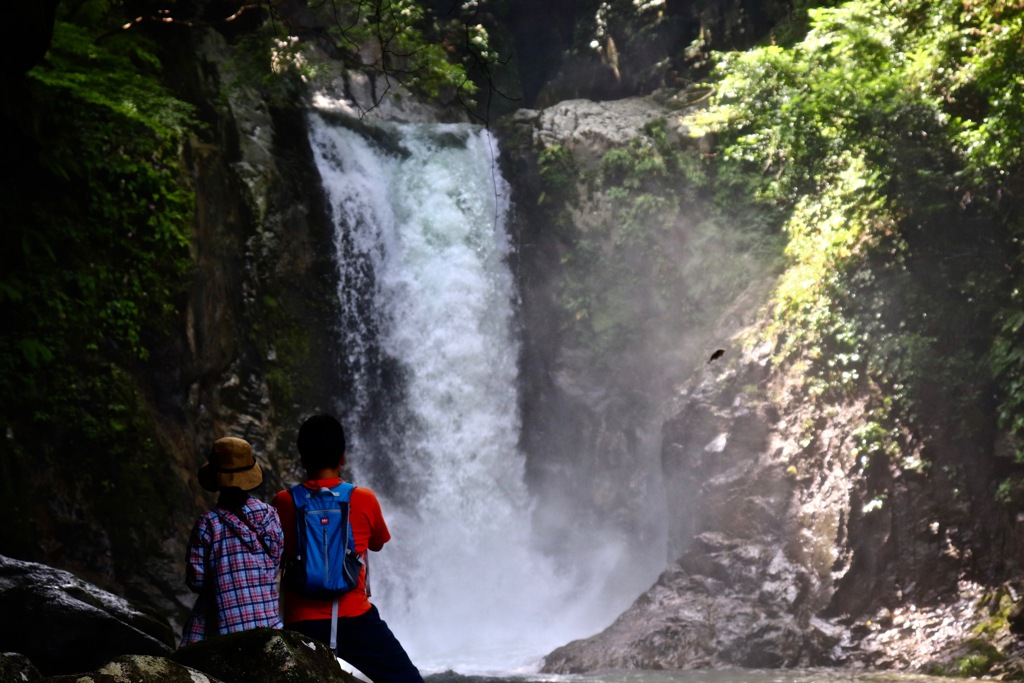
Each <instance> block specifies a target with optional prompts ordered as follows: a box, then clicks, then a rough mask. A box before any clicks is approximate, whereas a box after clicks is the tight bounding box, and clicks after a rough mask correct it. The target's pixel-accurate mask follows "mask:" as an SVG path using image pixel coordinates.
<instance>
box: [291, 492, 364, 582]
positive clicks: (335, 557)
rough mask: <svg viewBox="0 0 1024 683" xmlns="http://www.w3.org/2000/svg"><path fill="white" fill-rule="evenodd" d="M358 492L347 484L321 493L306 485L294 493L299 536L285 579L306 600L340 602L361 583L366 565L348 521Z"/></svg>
mask: <svg viewBox="0 0 1024 683" xmlns="http://www.w3.org/2000/svg"><path fill="white" fill-rule="evenodd" d="M354 488H355V486H353V485H352V484H348V483H344V482H343V483H341V484H338V485H337V486H335V487H334V488H321V489H320V490H318V491H313V490H311V489H308V488H306V487H305V486H303V485H302V484H298V485H296V486H293V487H292V488H291V489H290V490H291V494H292V499H293V500H294V501H295V522H296V526H297V531H298V535H297V536H296V537H295V540H296V543H295V556H294V558H293V559H292V560H291V562H290V564H289V565H288V571H287V572H286V576H285V579H286V581H287V583H288V585H290V586H291V587H292V588H294V589H295V590H297V591H298V592H299V593H301V594H302V595H304V596H306V597H309V598H318V599H321V600H330V599H336V598H337V597H338V596H339V595H342V594H344V593H347V592H348V591H350V590H352V589H353V588H355V587H356V586H357V585H358V583H359V572H360V571H361V570H362V563H361V562H360V561H359V554H358V553H357V552H356V544H355V540H354V539H353V538H352V525H351V524H350V523H349V519H348V503H349V499H350V498H351V497H352V490H353V489H354Z"/></svg>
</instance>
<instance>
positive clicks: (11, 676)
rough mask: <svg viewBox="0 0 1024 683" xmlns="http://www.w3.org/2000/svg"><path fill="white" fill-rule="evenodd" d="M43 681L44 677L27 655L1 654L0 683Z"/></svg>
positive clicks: (33, 682)
mask: <svg viewBox="0 0 1024 683" xmlns="http://www.w3.org/2000/svg"><path fill="white" fill-rule="evenodd" d="M42 680H43V675H42V674H41V673H39V670H38V669H37V668H36V667H35V666H33V665H32V662H31V661H29V658H28V657H26V656H25V655H22V654H18V653H17V652H3V653H0V683H36V682H37V681H42Z"/></svg>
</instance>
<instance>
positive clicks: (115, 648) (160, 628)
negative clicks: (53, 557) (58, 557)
mask: <svg viewBox="0 0 1024 683" xmlns="http://www.w3.org/2000/svg"><path fill="white" fill-rule="evenodd" d="M0 614H2V615H3V619H0V650H2V651H6V652H17V653H20V654H22V655H24V656H25V657H27V658H28V659H29V660H30V661H31V662H32V664H34V665H35V667H36V668H37V669H38V670H39V672H40V673H42V674H43V675H45V676H55V675H59V674H72V673H78V672H81V671H91V670H93V669H95V668H97V667H99V666H102V665H103V664H105V663H107V662H109V661H110V660H112V659H114V658H115V657H119V656H121V655H125V654H139V655H166V654H169V653H170V652H171V651H172V649H173V645H172V643H173V634H172V633H171V629H170V627H169V626H168V625H167V624H166V623H163V622H160V621H158V620H157V619H155V618H153V617H150V616H147V615H145V614H143V613H142V612H140V611H138V610H136V609H135V608H134V607H132V606H131V605H130V604H129V603H128V602H127V601H126V600H124V599H123V598H120V597H118V596H116V595H114V594H112V593H108V592H106V591H104V590H102V589H100V588H98V587H96V586H94V585H92V584H89V583H87V582H85V581H82V580H81V579H78V578H77V577H75V576H74V575H73V574H71V573H69V572H66V571H62V570H59V569H54V568H52V567H48V566H46V565H42V564H36V563H33V562H22V561H20V560H14V559H11V558H8V557H3V556H0Z"/></svg>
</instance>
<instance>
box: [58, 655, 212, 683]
mask: <svg viewBox="0 0 1024 683" xmlns="http://www.w3.org/2000/svg"><path fill="white" fill-rule="evenodd" d="M46 683H222V682H221V681H220V680H218V679H216V678H213V677H212V676H207V675H206V674H203V673H201V672H199V671H196V670H195V669H190V668H189V667H187V666H183V665H181V664H178V663H176V662H172V661H171V660H169V659H166V658H164V657H153V656H151V655H125V656H123V657H118V658H117V659H115V660H113V661H112V662H108V663H107V664H105V665H103V666H102V667H100V668H99V669H97V670H96V671H93V672H91V673H87V674H70V675H67V676H53V677H51V678H47V679H46Z"/></svg>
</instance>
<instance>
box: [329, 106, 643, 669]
mask: <svg viewBox="0 0 1024 683" xmlns="http://www.w3.org/2000/svg"><path fill="white" fill-rule="evenodd" d="M311 131H312V132H311V140H312V144H313V149H314V151H315V154H316V159H317V164H318V166H319V169H320V173H321V177H322V179H323V183H324V186H325V189H326V191H327V194H328V196H329V198H330V201H331V208H332V211H333V214H334V218H335V220H336V222H337V225H338V231H339V233H338V245H339V250H341V251H342V252H343V255H342V256H341V257H340V258H339V260H340V261H341V268H342V285H341V291H340V296H341V299H342V302H343V307H346V308H347V309H348V311H347V312H346V317H347V319H346V320H345V321H344V322H343V325H342V327H343V329H344V330H345V342H344V343H345V345H346V353H347V354H348V364H349V365H350V366H351V367H352V368H354V369H355V371H356V372H357V374H358V375H359V376H358V377H357V378H356V381H357V386H356V388H355V389H354V394H355V395H354V396H352V397H350V399H351V400H350V401H349V404H350V406H351V407H350V409H349V410H350V411H352V412H356V413H359V412H362V413H363V414H362V415H347V416H345V417H346V422H347V423H348V424H352V423H362V424H373V423H374V422H375V421H381V422H383V421H388V422H389V423H390V424H391V425H392V426H391V430H392V431H398V432H401V433H400V435H399V436H398V437H397V438H394V439H392V441H391V442H390V443H391V444H392V445H393V447H394V448H395V449H396V450H400V452H395V453H389V454H387V457H388V459H389V461H390V463H391V470H392V476H391V478H389V479H387V481H382V482H381V484H382V485H381V486H378V482H377V481H376V480H375V472H374V471H373V469H372V468H369V467H367V466H366V465H365V463H366V462H367V461H368V460H369V458H370V457H371V454H368V453H365V452H361V449H363V450H365V449H366V448H368V447H370V445H369V444H367V443H365V442H363V443H360V442H359V439H360V436H359V434H354V435H353V437H354V440H355V443H353V445H352V446H351V447H350V453H351V458H350V460H351V461H352V466H353V468H354V470H355V473H356V476H357V479H358V481H357V483H362V484H365V485H369V486H371V488H374V489H376V490H377V491H378V494H379V495H380V497H381V498H382V504H383V506H384V512H385V516H386V518H387V519H388V522H389V526H390V527H391V531H392V535H393V541H392V542H391V543H390V544H389V545H388V546H386V547H385V549H384V551H383V552H382V553H380V554H379V555H374V556H372V557H371V580H372V586H373V592H374V597H373V600H374V602H375V603H376V604H377V605H378V606H379V607H380V609H381V612H382V615H383V616H384V618H385V620H386V621H388V623H389V624H390V625H391V627H392V629H393V630H394V631H395V633H396V635H397V636H398V637H399V639H400V640H401V641H402V642H403V644H404V645H405V646H406V649H407V650H409V653H410V655H411V656H412V657H413V661H414V662H416V663H417V665H418V666H420V667H421V669H423V670H425V671H440V670H447V669H452V670H456V671H459V672H460V673H484V672H488V673H496V672H509V671H515V670H523V669H524V668H525V669H529V668H530V667H531V666H533V665H535V664H536V663H537V661H538V660H539V658H540V657H541V656H543V655H544V654H546V653H547V652H548V651H550V650H551V649H553V648H555V647H557V646H559V645H561V644H563V643H565V642H567V641H569V640H571V639H573V638H578V637H581V636H584V635H589V634H590V633H592V632H594V631H595V630H597V629H598V628H600V627H602V626H604V625H606V624H607V622H608V621H609V620H610V619H611V618H612V617H613V616H614V613H615V610H618V609H621V608H622V607H623V606H624V605H623V604H622V603H621V601H619V602H618V603H615V602H614V601H609V600H606V599H600V598H598V597H597V596H596V592H597V591H598V588H596V587H588V586H583V585H579V582H578V580H576V579H574V577H573V576H572V575H571V572H567V571H566V570H565V566H564V565H561V566H556V563H555V561H554V560H553V559H551V558H548V557H545V556H543V555H542V554H541V553H539V552H538V551H536V550H535V549H534V548H535V545H536V544H535V543H534V542H533V540H532V533H531V528H530V527H531V524H530V520H531V509H530V500H529V496H528V493H527V491H526V488H525V485H524V482H523V470H524V458H523V456H522V454H521V453H520V452H519V451H518V447H517V441H518V438H519V429H520V422H519V415H518V409H517V389H516V378H517V354H518V347H517V341H516V335H515V333H514V313H515V309H514V305H515V283H514V280H513V277H512V273H511V272H510V268H509V265H508V256H509V249H510V246H509V240H508V237H507V235H506V231H505V218H506V214H507V211H508V196H509V189H508V187H507V185H506V183H505V181H504V180H503V179H502V178H501V176H500V174H499V172H498V170H497V166H496V163H495V161H496V155H497V148H496V146H495V144H494V141H493V140H492V138H491V137H490V135H489V134H488V132H487V131H485V130H482V129H480V128H476V127H471V126H468V125H429V126H428V125H411V124H403V125H388V126H381V127H379V128H378V129H377V135H378V136H383V138H385V139H386V141H385V142H383V143H382V142H381V141H380V140H378V141H377V142H372V141H370V140H369V139H368V138H367V137H364V136H362V135H360V134H357V133H356V132H353V131H352V130H350V129H348V128H346V127H343V126H333V125H330V124H328V123H327V122H326V121H325V120H324V119H323V118H321V117H320V116H319V115H316V114H313V115H311ZM357 290H360V291H357ZM374 345H376V347H377V348H378V350H377V351H376V352H374V351H371V350H370V349H369V347H371V346H374ZM374 353H377V354H378V355H379V356H380V358H387V359H390V361H391V362H393V363H394V365H395V366H397V368H398V369H397V372H398V373H399V374H400V377H401V385H402V386H401V391H400V392H398V394H397V395H399V396H400V401H401V404H402V405H400V406H398V405H383V404H382V403H381V401H380V400H379V399H378V400H375V399H374V397H373V396H372V394H373V393H374V392H375V391H377V390H378V389H377V388H375V387H378V379H379V378H378V377H377V375H379V374H380V372H381V371H380V369H379V368H378V367H376V365H375V364H378V363H379V359H378V360H375V357H374ZM374 411H376V412H377V413H379V414H372V413H374ZM377 455H379V454H377ZM377 476H379V475H377ZM385 489H391V491H390V495H388V491H386V490H385ZM410 492H412V495H410ZM410 498H412V499H413V500H411V501H410ZM595 608H596V613H595Z"/></svg>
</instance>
